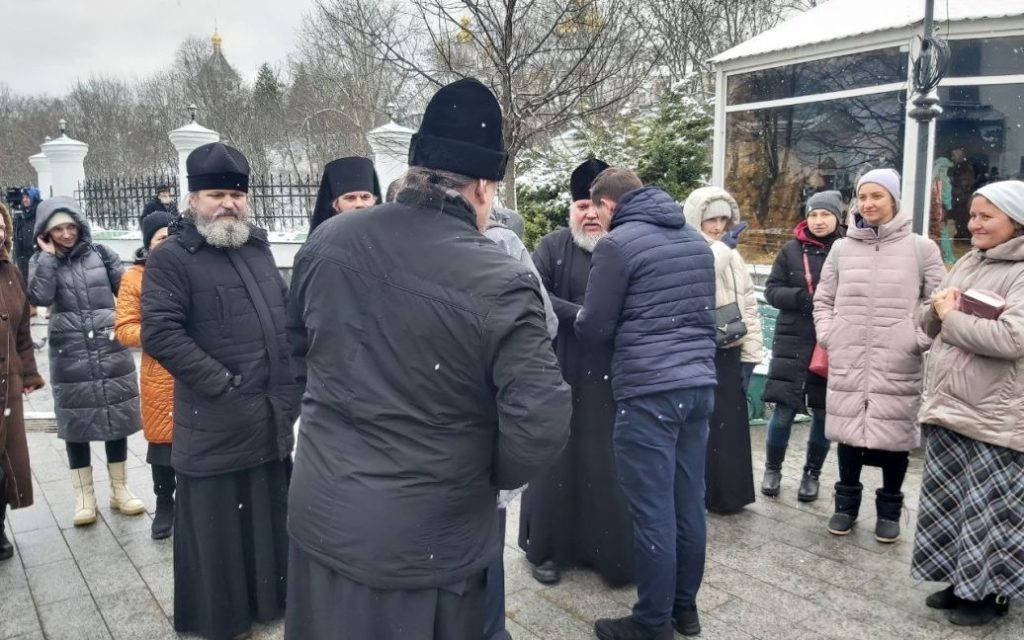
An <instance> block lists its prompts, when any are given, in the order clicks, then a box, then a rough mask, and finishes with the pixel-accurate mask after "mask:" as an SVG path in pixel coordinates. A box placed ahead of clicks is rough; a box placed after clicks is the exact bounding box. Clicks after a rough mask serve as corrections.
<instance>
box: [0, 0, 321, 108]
mask: <svg viewBox="0 0 1024 640" xmlns="http://www.w3.org/2000/svg"><path fill="white" fill-rule="evenodd" d="M314 2H315V0H0V25H3V28H2V31H0V82H6V83H8V84H10V85H11V86H12V87H13V88H14V89H15V91H17V92H18V93H38V92H45V93H49V94H52V95H62V94H64V93H65V92H67V90H68V89H69V88H70V87H71V85H73V84H74V82H75V80H76V79H78V78H87V77H89V76H90V75H94V74H103V75H116V76H126V77H130V76H139V77H143V76H146V75H148V74H150V73H152V72H154V71H157V70H160V69H162V68H165V67H167V66H169V65H170V64H171V63H172V61H173V60H174V52H175V51H176V50H177V47H178V45H179V44H180V43H181V41H182V40H184V39H185V38H188V37H191V36H196V37H203V38H208V37H211V36H212V35H213V28H214V19H216V20H217V25H218V27H219V29H220V34H221V36H222V37H223V38H224V54H225V55H226V56H227V58H228V60H229V61H230V62H231V63H232V65H234V67H235V68H236V69H238V71H239V72H240V73H241V74H242V75H243V76H244V77H245V78H246V79H248V80H252V79H253V78H254V77H255V75H256V69H257V68H258V67H259V65H260V64H261V63H263V62H270V63H271V64H273V65H275V66H278V65H279V63H281V62H283V61H284V59H285V57H286V55H287V54H288V52H289V50H290V49H291V48H292V46H293V45H294V42H295V38H296V29H297V28H298V26H299V25H300V24H301V22H302V18H303V16H304V15H305V14H306V13H308V12H309V11H310V10H311V9H312V8H313V6H314Z"/></svg>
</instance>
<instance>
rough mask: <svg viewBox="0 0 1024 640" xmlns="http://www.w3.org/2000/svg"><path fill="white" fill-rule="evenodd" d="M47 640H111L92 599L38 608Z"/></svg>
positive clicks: (74, 599)
mask: <svg viewBox="0 0 1024 640" xmlns="http://www.w3.org/2000/svg"><path fill="white" fill-rule="evenodd" d="M39 617H40V618H41V619H42V623H43V633H44V634H45V635H46V638H48V639H49V640H72V639H73V640H111V637H110V632H109V631H108V630H107V626H106V624H104V622H103V618H102V617H101V616H100V612H99V610H98V609H97V608H96V604H95V603H94V602H93V601H92V598H89V597H82V598H71V599H70V600H62V601H60V602H55V603H53V604H47V605H42V606H40V607H39Z"/></svg>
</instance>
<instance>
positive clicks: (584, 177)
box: [569, 158, 608, 202]
mask: <svg viewBox="0 0 1024 640" xmlns="http://www.w3.org/2000/svg"><path fill="white" fill-rule="evenodd" d="M607 168H608V163H607V162H605V161H603V160H598V159H597V158H591V159H589V160H587V161H585V162H584V163H583V164H581V165H580V166H578V167H576V168H575V169H573V172H572V176H571V177H570V178H569V192H570V193H571V194H572V201H573V202H576V201H577V200H590V185H592V184H594V180H596V179H597V176H598V174H600V173H601V172H602V171H604V170H605V169H607Z"/></svg>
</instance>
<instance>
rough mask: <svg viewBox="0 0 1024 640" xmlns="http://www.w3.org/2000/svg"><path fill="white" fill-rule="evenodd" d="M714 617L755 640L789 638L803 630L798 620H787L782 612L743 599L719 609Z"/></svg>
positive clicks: (732, 601)
mask: <svg viewBox="0 0 1024 640" xmlns="http://www.w3.org/2000/svg"><path fill="white" fill-rule="evenodd" d="M714 615H715V617H716V618H718V619H719V620H723V621H726V622H728V623H729V624H730V625H732V626H734V627H736V628H737V629H740V630H741V631H744V632H746V633H748V634H750V635H751V636H753V637H755V638H788V637H790V636H791V635H793V634H794V632H795V630H798V629H802V627H800V626H799V625H798V624H797V621H796V620H792V619H787V618H786V617H785V616H784V615H782V613H781V612H779V611H777V610H774V609H771V608H768V607H761V606H758V605H755V604H753V603H751V602H750V601H748V600H744V599H741V598H733V599H732V600H730V601H729V602H726V603H725V604H723V605H722V606H720V607H718V608H717V609H715V614H714Z"/></svg>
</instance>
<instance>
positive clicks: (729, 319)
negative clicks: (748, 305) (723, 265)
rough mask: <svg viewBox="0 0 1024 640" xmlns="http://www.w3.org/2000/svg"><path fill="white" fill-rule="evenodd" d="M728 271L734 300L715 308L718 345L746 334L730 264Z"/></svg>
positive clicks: (725, 344)
mask: <svg viewBox="0 0 1024 640" xmlns="http://www.w3.org/2000/svg"><path fill="white" fill-rule="evenodd" d="M729 272H730V273H732V288H733V291H735V292H736V302H730V303H729V304H724V305H722V306H720V307H718V308H717V309H715V344H716V345H717V346H719V347H727V346H729V345H731V344H732V343H734V342H736V341H737V340H739V339H740V338H742V337H744V336H745V335H747V323H746V322H744V321H743V311H742V310H741V309H740V290H739V287H737V286H736V272H735V271H733V270H732V267H731V266H730V267H729Z"/></svg>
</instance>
